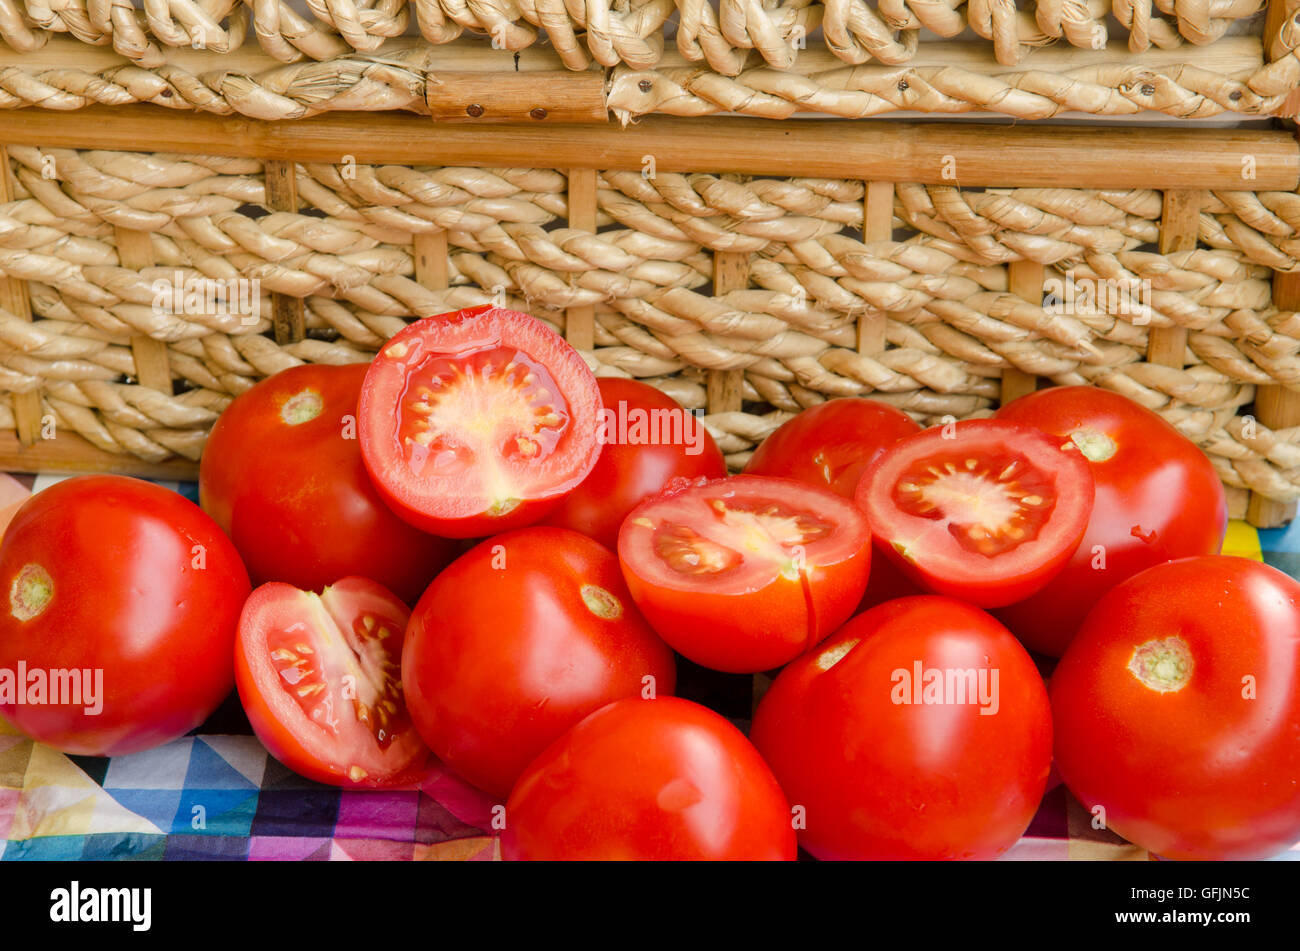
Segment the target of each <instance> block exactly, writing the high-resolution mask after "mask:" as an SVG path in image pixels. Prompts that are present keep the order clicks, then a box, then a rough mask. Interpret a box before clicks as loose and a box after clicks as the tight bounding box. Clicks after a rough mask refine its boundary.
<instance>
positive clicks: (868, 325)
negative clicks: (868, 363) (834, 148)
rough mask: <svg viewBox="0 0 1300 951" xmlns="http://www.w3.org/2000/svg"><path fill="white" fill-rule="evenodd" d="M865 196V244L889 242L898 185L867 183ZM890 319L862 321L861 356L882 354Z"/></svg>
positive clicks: (876, 317) (869, 317) (879, 317)
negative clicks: (895, 189) (895, 187)
mask: <svg viewBox="0 0 1300 951" xmlns="http://www.w3.org/2000/svg"><path fill="white" fill-rule="evenodd" d="M866 186H867V187H866V194H865V195H863V196H862V240H863V242H864V243H866V244H870V243H871V242H873V241H888V240H890V239H891V238H893V236H894V183H893V182H867V183H866ZM886 323H887V319H886V317H885V315H884V314H883V313H879V312H874V313H866V314H863V315H862V316H860V317H859V318H858V353H882V352H883V351H884V349H885V345H886V340H885V330H886Z"/></svg>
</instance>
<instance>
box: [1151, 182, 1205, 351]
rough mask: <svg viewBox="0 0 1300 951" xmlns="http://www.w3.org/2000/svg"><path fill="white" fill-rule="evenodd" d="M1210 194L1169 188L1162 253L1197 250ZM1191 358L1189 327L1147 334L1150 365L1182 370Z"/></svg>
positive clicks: (1157, 329)
mask: <svg viewBox="0 0 1300 951" xmlns="http://www.w3.org/2000/svg"><path fill="white" fill-rule="evenodd" d="M1205 199H1206V195H1205V192H1203V191H1198V190H1194V189H1169V190H1167V191H1166V192H1165V194H1164V204H1163V207H1162V209H1161V212H1160V253H1161V254H1172V253H1173V252H1175V251H1190V250H1192V249H1193V248H1195V247H1196V236H1197V233H1198V227H1199V222H1200V215H1201V208H1202V206H1204V204H1205ZM1186 356H1187V328H1186V327H1152V328H1151V332H1150V333H1149V334H1148V335H1147V362H1148V363H1158V364H1160V365H1161V366H1167V367H1181V366H1183V365H1184V363H1183V361H1184V360H1185V358H1186Z"/></svg>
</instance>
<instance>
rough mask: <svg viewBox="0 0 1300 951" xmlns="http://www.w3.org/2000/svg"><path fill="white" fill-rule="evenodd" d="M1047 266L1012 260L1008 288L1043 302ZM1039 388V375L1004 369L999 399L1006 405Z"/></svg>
mask: <svg viewBox="0 0 1300 951" xmlns="http://www.w3.org/2000/svg"><path fill="white" fill-rule="evenodd" d="M1046 270H1047V269H1046V268H1045V267H1044V266H1043V265H1041V264H1039V263H1038V262H1037V261H1012V262H1011V263H1010V264H1008V265H1007V290H1008V291H1009V292H1010V293H1012V294H1015V295H1016V296H1017V297H1019V298H1021V299H1022V300H1027V301H1029V302H1030V303H1033V304H1040V305H1041V304H1042V302H1043V280H1044V278H1045V275H1046ZM1036 389H1038V377H1036V376H1034V375H1033V374H1032V373H1026V372H1025V371H1024V370H1021V369H1018V368H1017V367H1007V368H1006V369H1005V370H1003V371H1002V390H1001V393H1000V395H999V400H1000V402H1001V403H1002V405H1003V406H1006V405H1007V404H1008V403H1010V402H1011V401H1012V400H1014V399H1019V398H1020V397H1022V396H1024V395H1026V394H1027V393H1032V392H1034V390H1036Z"/></svg>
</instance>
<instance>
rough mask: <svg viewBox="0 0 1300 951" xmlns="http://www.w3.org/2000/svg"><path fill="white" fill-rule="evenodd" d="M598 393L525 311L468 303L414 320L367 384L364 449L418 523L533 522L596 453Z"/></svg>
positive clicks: (479, 525) (440, 530) (578, 360)
mask: <svg viewBox="0 0 1300 951" xmlns="http://www.w3.org/2000/svg"><path fill="white" fill-rule="evenodd" d="M599 413H600V391H599V390H598V389H597V388H596V378H595V377H594V376H593V375H592V373H591V370H589V369H588V368H587V364H586V363H584V362H583V359H582V357H581V356H579V355H578V352H577V351H576V350H574V349H573V348H572V347H570V346H569V345H568V344H567V343H565V342H564V340H562V339H561V338H560V337H559V336H557V335H556V334H555V333H554V332H552V331H551V330H550V329H548V328H547V327H546V325H545V324H543V323H542V322H541V321H538V320H535V319H533V318H532V317H529V316H528V315H527V314H520V313H516V312H515V311H510V310H503V309H501V308H500V307H489V306H483V307H471V308H469V309H468V310H462V311H458V312H456V313H453V314H443V315H441V316H439V317H428V318H426V319H424V320H418V321H416V322H415V323H413V324H411V325H409V326H408V327H407V328H406V329H405V330H403V331H401V332H400V333H398V334H397V335H396V336H394V337H393V338H392V339H391V340H389V341H388V343H386V344H384V346H383V349H381V350H380V351H379V353H378V354H377V355H376V356H375V360H374V362H373V363H372V364H371V365H370V370H369V372H368V373H367V374H366V379H365V383H364V385H363V386H362V389H361V408H360V436H361V456H362V458H363V459H364V460H365V464H366V468H367V469H368V470H369V471H370V475H371V477H372V478H373V479H374V482H375V487H376V488H377V489H379V494H380V495H381V496H383V498H384V501H386V502H387V503H388V504H389V506H391V507H392V509H393V511H395V512H396V513H397V514H398V515H400V516H401V517H402V518H404V519H406V520H407V521H408V522H410V523H411V524H413V525H415V526H416V527H418V528H423V529H424V530H425V531H429V532H433V533H434V534H437V535H444V536H447V537H449V538H474V537H477V536H480V535H490V534H494V533H496V532H500V531H505V530H506V529H510V528H517V527H519V526H521V525H527V524H530V523H532V522H535V521H537V520H538V519H540V518H541V517H542V516H543V515H545V514H546V513H547V512H548V511H550V509H552V508H554V507H555V506H556V505H557V504H559V501H560V500H561V499H562V498H563V497H564V495H565V494H566V493H568V492H570V491H572V490H573V489H574V488H576V487H577V486H578V485H579V484H580V483H581V482H582V480H583V479H585V478H586V477H587V473H589V472H590V471H591V469H592V467H593V466H594V465H595V464H596V457H597V456H598V455H599V454H600V444H599V442H598V441H597V439H596V428H597V423H598V419H599Z"/></svg>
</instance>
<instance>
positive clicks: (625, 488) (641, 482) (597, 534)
mask: <svg viewBox="0 0 1300 951" xmlns="http://www.w3.org/2000/svg"><path fill="white" fill-rule="evenodd" d="M596 384H597V386H599V387H600V398H601V402H602V403H603V404H604V406H603V409H602V410H601V427H600V431H599V434H600V438H601V450H600V458H599V459H597V460H596V466H595V468H594V469H592V470H591V473H590V474H589V475H588V476H587V478H586V479H584V480H583V481H582V484H581V485H579V486H578V487H577V488H576V489H574V490H573V491H572V492H570V493H569V494H568V495H567V496H565V498H564V501H563V502H561V503H560V504H559V506H558V507H557V508H556V509H554V510H553V511H552V512H551V514H550V515H549V516H547V517H546V518H545V519H544V520H543V522H544V523H545V524H547V525H558V526H560V527H561V528H571V529H573V530H574V531H576V532H582V534H584V535H589V536H591V537H592V538H594V539H596V541H598V542H600V543H601V544H602V545H604V546H605V547H606V548H610V549H613V548H617V547H618V529H619V526H620V525H622V524H623V519H624V518H626V517H627V513H628V512H630V511H632V509H634V508H636V507H637V506H638V505H640V504H641V503H642V502H644V501H645V500H646V499H648V498H650V496H652V495H655V494H657V493H658V492H659V491H661V490H662V489H663V488H664V487H665V486H666V485H668V483H669V482H671V481H672V480H673V479H677V478H684V479H696V478H700V477H704V478H708V479H720V478H722V477H723V476H725V475H726V474H727V464H726V461H725V460H724V459H723V458H722V453H721V452H720V451H719V450H718V444H717V443H715V442H714V441H713V437H712V436H711V435H709V431H708V430H707V429H705V428H704V424H703V423H701V422H700V421H699V420H698V419H696V418H695V416H694V415H693V414H692V413H690V412H689V411H688V410H686V409H683V408H682V406H681V404H679V403H678V402H677V401H676V400H675V399H673V398H672V397H671V396H669V395H667V394H666V393H663V392H661V391H660V390H657V389H655V388H654V387H653V386H650V385H649V384H646V383H639V382H637V381H636V380H621V379H614V378H609V377H606V378H602V379H599V380H597V381H596Z"/></svg>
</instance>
